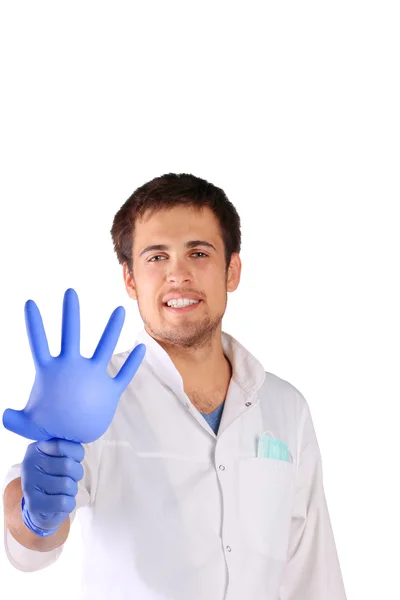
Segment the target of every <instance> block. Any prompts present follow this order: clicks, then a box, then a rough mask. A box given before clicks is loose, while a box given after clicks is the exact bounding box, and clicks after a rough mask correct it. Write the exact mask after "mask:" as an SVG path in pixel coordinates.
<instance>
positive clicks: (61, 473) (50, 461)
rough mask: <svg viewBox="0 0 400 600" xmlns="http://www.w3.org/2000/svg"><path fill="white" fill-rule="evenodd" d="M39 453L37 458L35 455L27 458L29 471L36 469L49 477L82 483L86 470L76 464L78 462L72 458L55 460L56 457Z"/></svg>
mask: <svg viewBox="0 0 400 600" xmlns="http://www.w3.org/2000/svg"><path fill="white" fill-rule="evenodd" d="M37 452H38V454H36V456H35V455H33V456H29V457H27V459H26V462H27V466H28V469H27V471H29V469H32V467H34V468H35V469H36V470H38V471H39V472H40V471H42V472H43V473H45V474H47V475H54V476H55V477H69V478H70V479H72V480H73V481H80V480H81V479H82V477H83V475H84V468H83V466H82V465H81V463H79V462H76V460H73V459H72V458H64V457H63V458H55V457H54V456H47V455H46V454H41V453H40V450H38V451H37ZM40 454H41V455H40ZM21 469H22V465H21Z"/></svg>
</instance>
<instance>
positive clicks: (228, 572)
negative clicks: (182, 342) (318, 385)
mask: <svg viewBox="0 0 400 600" xmlns="http://www.w3.org/2000/svg"><path fill="white" fill-rule="evenodd" d="M141 342H143V343H145V344H146V346H147V351H146V355H145V358H144V360H143V362H142V364H141V365H140V367H139V370H138V371H137V373H136V375H135V377H134V378H133V380H132V382H131V383H130V384H129V386H128V388H127V389H126V391H125V392H124V394H123V395H122V397H121V399H120V402H119V404H118V408H117V411H116V413H115V416H114V419H113V421H112V423H111V425H110V427H109V428H108V430H107V431H106V432H105V434H104V435H103V436H102V437H101V438H99V439H98V440H96V441H95V442H93V443H91V444H84V447H85V458H84V460H83V463H82V464H83V466H84V470H85V475H84V478H83V479H82V480H81V481H80V482H79V491H78V494H77V497H76V500H77V508H76V509H75V510H74V512H73V513H72V514H71V519H72V521H73V522H74V519H75V516H76V514H78V517H79V520H80V523H81V527H82V529H81V531H82V536H83V542H84V564H83V579H82V596H81V597H82V600H94V599H96V600H109V599H110V598H113V600H128V599H129V600H130V599H132V600H135V599H136V598H137V599H138V600H188V599H189V598H190V600H346V596H345V591H344V586H343V581H342V576H341V572H340V566H339V561H338V557H337V553H336V548H335V542H334V537H333V533H332V528H331V523H330V520H329V514H328V509H327V504H326V500H325V495H324V490H323V480H322V468H321V456H320V451H319V447H318V443H317V439H316V435H315V431H314V428H313V424H312V419H311V415H310V411H309V408H308V405H307V402H306V400H305V398H304V397H303V395H302V394H301V393H300V392H299V391H298V390H297V389H296V388H295V387H294V386H293V385H291V384H290V383H288V382H287V381H285V380H283V379H281V378H279V377H277V376H276V375H273V374H272V373H269V372H266V371H265V370H264V368H263V366H262V365H261V363H260V362H259V361H258V360H257V359H256V358H255V357H254V356H253V355H252V354H251V353H250V352H248V351H247V350H246V349H245V348H244V347H243V346H242V345H241V344H240V343H239V342H238V341H236V340H235V339H234V338H233V337H232V336H230V335H229V334H227V333H224V332H223V333H222V343H223V348H224V352H225V354H226V356H227V357H228V358H229V360H230V362H231V364H232V369H233V373H232V378H231V382H230V386H229V389H228V393H227V396H226V400H225V406H224V410H223V414H222V419H221V423H220V427H219V430H218V434H217V435H216V434H215V433H214V431H213V430H212V429H211V428H210V426H209V424H208V423H207V421H206V420H205V418H204V417H203V415H202V414H201V413H200V412H199V411H198V410H197V409H196V408H195V407H194V406H193V405H192V403H191V401H190V399H189V398H188V396H187V395H186V394H185V393H184V390H183V382H182V378H181V376H180V374H179V372H178V371H177V369H176V368H175V366H174V364H173V363H172V361H171V359H170V358H169V356H168V354H167V353H166V352H165V351H164V350H163V348H162V347H161V346H160V345H159V344H158V343H157V342H156V341H155V340H154V339H153V338H151V337H150V336H149V335H148V334H147V332H146V331H145V330H144V329H143V330H142V331H141V332H140V333H139V335H138V336H137V342H136V343H141ZM135 345H136V344H135ZM127 354H128V352H124V353H120V354H116V355H114V356H113V357H112V360H111V361H110V364H109V372H110V374H111V375H115V374H116V373H117V372H118V370H119V368H120V367H121V365H122V364H123V362H124V360H125V359H126V356H127ZM266 430H268V431H270V432H271V433H272V434H273V436H274V437H276V438H278V439H279V440H281V441H283V442H284V443H286V444H287V445H288V447H289V451H290V455H291V461H290V462H286V461H282V460H277V459H272V458H261V457H257V438H258V435H259V434H260V433H262V432H264V431H266ZM19 475H20V465H19V464H17V465H14V466H13V467H12V468H10V470H9V472H8V474H7V476H6V479H5V481H4V486H3V489H4V487H5V486H6V485H7V483H8V482H9V481H10V480H11V479H13V478H15V477H18V476H19ZM73 526H74V525H73ZM4 543H5V548H6V552H7V556H8V558H9V560H10V562H11V563H12V564H13V565H14V566H15V567H16V568H17V569H20V570H22V571H36V570H38V569H42V568H45V567H47V566H49V565H50V564H52V563H53V562H54V561H55V560H57V559H58V557H59V556H60V554H61V553H62V550H63V546H61V547H60V548H57V549H56V550H53V551H50V552H46V553H41V552H35V551H32V550H28V549H27V548H23V547H22V546H21V545H20V544H19V543H18V542H17V541H16V540H14V539H13V538H12V536H11V534H10V533H9V532H8V531H7V530H5V539H4ZM66 543H68V540H67V542H66Z"/></svg>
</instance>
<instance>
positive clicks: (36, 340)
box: [25, 300, 51, 367]
mask: <svg viewBox="0 0 400 600" xmlns="http://www.w3.org/2000/svg"><path fill="white" fill-rule="evenodd" d="M25 325H26V331H27V334H28V339H29V345H30V348H31V352H32V357H33V362H34V363H35V366H36V367H40V366H42V365H44V364H45V363H46V362H48V361H49V360H50V359H51V354H50V351H49V344H48V342H47V337H46V332H45V330H44V326H43V320H42V317H41V314H40V311H39V309H38V307H37V306H36V304H35V302H34V301H33V300H28V301H27V302H26V303H25Z"/></svg>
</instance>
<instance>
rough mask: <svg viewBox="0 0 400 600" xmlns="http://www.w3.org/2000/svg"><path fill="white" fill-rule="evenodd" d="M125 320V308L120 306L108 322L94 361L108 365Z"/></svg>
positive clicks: (94, 355) (95, 352)
mask: <svg viewBox="0 0 400 600" xmlns="http://www.w3.org/2000/svg"><path fill="white" fill-rule="evenodd" d="M124 320H125V309H124V307H123V306H118V307H117V308H116V309H115V310H114V311H113V312H112V314H111V317H110V318H109V320H108V323H107V325H106V327H105V329H104V332H103V335H102V336H101V338H100V341H99V343H98V344H97V348H96V350H95V351H94V354H93V356H92V359H93V360H98V361H99V362H105V363H107V364H108V362H109V360H110V358H111V355H112V353H113V351H114V348H115V346H116V345H117V342H118V338H119V336H120V333H121V329H122V326H123V324H124Z"/></svg>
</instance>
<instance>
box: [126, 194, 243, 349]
mask: <svg viewBox="0 0 400 600" xmlns="http://www.w3.org/2000/svg"><path fill="white" fill-rule="evenodd" d="M199 240H200V241H203V242H208V244H211V246H207V245H204V244H201V243H200V242H198V243H196V244H195V245H193V246H192V247H187V246H186V245H185V244H186V243H187V242H192V241H199ZM155 244H164V245H165V246H166V249H162V250H157V249H153V250H151V249H147V250H146V248H148V247H149V246H152V245H155ZM240 270H241V261H240V258H239V255H238V254H237V253H234V254H233V255H232V258H231V262H230V265H229V269H228V272H226V264H225V253H224V244H223V240H222V237H221V232H220V228H219V223H218V220H217V218H216V217H215V215H214V213H213V212H212V211H211V209H209V208H207V207H204V208H201V209H200V210H199V209H196V208H193V207H190V206H189V207H188V206H176V207H174V208H172V209H168V210H160V211H159V212H157V213H154V214H151V213H145V214H144V216H143V218H142V219H141V220H138V221H137V222H136V227H135V232H134V243H133V274H130V273H129V272H128V269H127V265H126V264H124V280H125V285H126V289H127V292H128V294H129V296H130V297H131V298H133V299H135V300H137V302H138V308H139V312H140V316H141V317H142V320H143V323H144V325H145V329H146V330H147V332H148V333H149V334H150V335H152V337H154V338H155V339H158V340H161V341H164V342H166V343H170V344H176V345H179V346H184V347H191V348H193V347H196V346H199V347H200V346H202V345H204V344H206V343H207V342H209V341H210V339H211V336H212V335H213V334H214V333H215V331H217V330H219V331H220V330H221V321H222V317H223V315H224V313H225V309H226V304H227V292H228V291H230V292H231V291H234V290H235V289H236V288H237V286H238V285H239V280H240ZM171 293H178V294H179V295H182V296H183V297H185V296H186V295H189V296H190V295H195V296H197V297H199V298H200V299H201V301H200V302H199V303H198V304H196V305H194V306H193V307H190V308H189V309H187V310H185V309H179V308H177V309H175V310H171V309H169V308H168V307H167V306H165V302H164V300H165V297H166V296H167V295H169V294H171Z"/></svg>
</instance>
